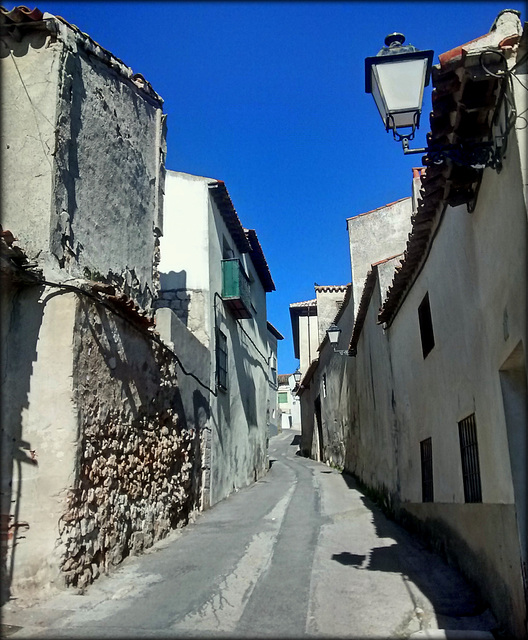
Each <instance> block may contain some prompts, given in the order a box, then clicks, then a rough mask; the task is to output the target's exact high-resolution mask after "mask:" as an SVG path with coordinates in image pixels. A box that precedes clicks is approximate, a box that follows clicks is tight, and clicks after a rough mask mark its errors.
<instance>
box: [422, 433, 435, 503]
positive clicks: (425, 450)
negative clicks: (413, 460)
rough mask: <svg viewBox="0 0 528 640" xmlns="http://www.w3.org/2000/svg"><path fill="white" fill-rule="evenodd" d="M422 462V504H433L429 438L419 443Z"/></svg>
mask: <svg viewBox="0 0 528 640" xmlns="http://www.w3.org/2000/svg"><path fill="white" fill-rule="evenodd" d="M420 457H421V460H422V502H434V493H433V445H432V441H431V438H426V439H425V440H422V441H421V442H420Z"/></svg>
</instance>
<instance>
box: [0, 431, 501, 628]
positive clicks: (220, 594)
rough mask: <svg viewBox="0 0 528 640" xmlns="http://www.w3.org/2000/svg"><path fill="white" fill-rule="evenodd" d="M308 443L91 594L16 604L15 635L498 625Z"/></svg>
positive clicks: (292, 434)
mask: <svg viewBox="0 0 528 640" xmlns="http://www.w3.org/2000/svg"><path fill="white" fill-rule="evenodd" d="M299 437H300V436H299V432H298V431H293V430H285V431H283V432H282V433H280V434H279V435H277V436H275V437H273V438H271V440H270V449H269V451H270V464H271V468H270V470H269V473H268V474H267V476H266V477H265V478H263V479H262V480H260V481H259V482H257V483H255V484H254V485H252V486H251V487H249V488H247V489H244V490H242V491H239V492H238V493H235V494H233V495H231V496H230V497H229V498H227V499H226V500H224V501H222V502H221V503H219V504H217V505H216V506H215V507H213V508H212V509H210V510H208V511H206V512H204V513H202V514H199V515H198V516H197V519H196V521H195V522H193V523H191V524H189V525H188V526H186V527H185V528H183V529H181V530H178V531H175V532H173V533H172V534H171V535H170V536H169V537H168V538H166V539H164V540H163V541H162V542H160V543H157V544H156V545H155V546H154V547H153V548H151V549H150V550H149V551H147V552H146V553H145V554H144V555H143V556H137V557H129V558H126V559H125V560H124V561H123V563H122V564H121V565H120V566H119V567H118V568H117V569H116V570H115V571H114V572H113V573H112V574H110V575H106V576H101V577H100V578H99V579H98V580H97V581H96V582H95V583H94V584H93V585H91V586H90V587H89V588H88V589H87V591H86V593H85V594H84V595H78V594H74V593H70V592H62V593H60V594H59V595H56V596H54V597H52V598H50V599H48V600H46V601H43V602H41V603H40V605H39V606H34V607H32V608H29V609H24V608H22V607H20V606H19V605H17V604H16V602H10V603H8V605H6V607H5V608H4V609H5V611H4V619H3V621H2V622H3V626H4V635H9V636H10V637H13V638H23V637H42V638H44V637H49V638H51V637H53V638H61V637H62V638H65V637H67V638H81V637H86V638H88V637H90V638H106V637H108V638H111V637H174V638H175V637H178V638H182V637H235V636H238V637H252V636H270V637H274V638H286V637H300V636H304V635H313V636H320V637H322V636H325V637H330V636H333V637H351V638H358V637H361V638H368V637H384V638H388V637H393V638H403V637H409V636H410V635H411V634H413V633H416V632H419V631H420V630H425V629H429V630H435V629H449V630H480V631H491V630H492V629H493V628H494V627H495V625H496V623H495V620H494V618H493V617H492V615H491V614H490V613H489V610H487V609H486V607H485V605H483V604H482V603H481V602H480V601H479V599H478V597H477V596H476V595H475V593H474V592H473V591H472V590H471V589H470V588H469V586H468V585H467V583H466V582H464V580H463V579H462V578H461V577H460V575H459V574H458V573H457V572H456V571H454V570H453V569H452V568H450V567H448V566H447V565H446V564H445V563H444V562H443V561H442V560H441V559H440V558H438V557H437V556H435V555H433V554H431V553H430V552H428V551H427V550H426V549H425V548H424V547H423V546H422V545H421V544H420V543H418V542H417V541H416V540H415V539H414V538H413V537H411V536H410V535H409V534H408V533H407V532H405V531H404V530H403V529H401V528H400V527H399V526H397V525H396V524H395V523H393V522H391V521H389V520H388V519H387V518H385V516H384V515H383V514H382V513H381V512H380V510H379V509H378V508H377V507H375V506H374V505H373V504H372V503H371V502H370V500H368V499H367V498H366V497H365V496H364V495H363V494H362V493H361V492H360V491H359V490H358V489H357V488H356V486H355V483H354V482H353V481H352V480H351V479H350V478H347V477H346V476H344V475H342V474H341V473H339V472H338V471H337V470H335V469H331V468H329V467H328V466H326V465H324V464H321V463H318V462H314V461H313V460H309V459H306V458H303V457H301V456H299V455H298V453H297V452H298V442H299ZM419 635H420V634H419ZM419 635H418V636H417V637H419ZM474 636H478V637H487V636H486V635H484V634H481V635H478V634H474ZM431 637H450V636H449V635H447V636H446V635H445V634H444V635H442V634H438V633H437V634H436V636H435V635H434V634H433V636H431ZM489 637H490V638H492V636H491V634H490V635H489Z"/></svg>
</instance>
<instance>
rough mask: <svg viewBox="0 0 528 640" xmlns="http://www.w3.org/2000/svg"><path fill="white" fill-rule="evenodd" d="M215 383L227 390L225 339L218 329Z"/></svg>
mask: <svg viewBox="0 0 528 640" xmlns="http://www.w3.org/2000/svg"><path fill="white" fill-rule="evenodd" d="M216 382H217V384H218V386H219V387H220V389H224V390H225V389H227V337H226V335H225V334H224V333H222V332H221V331H220V329H218V332H217V337H216Z"/></svg>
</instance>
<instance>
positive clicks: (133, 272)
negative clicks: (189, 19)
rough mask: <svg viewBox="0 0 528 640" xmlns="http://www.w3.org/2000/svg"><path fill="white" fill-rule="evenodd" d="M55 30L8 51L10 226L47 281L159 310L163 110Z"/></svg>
mask: <svg viewBox="0 0 528 640" xmlns="http://www.w3.org/2000/svg"><path fill="white" fill-rule="evenodd" d="M57 24H58V27H57V29H58V31H57V33H53V32H51V31H50V32H47V31H37V32H33V31H30V30H26V35H24V36H23V37H22V38H21V40H20V41H19V42H17V41H15V40H14V39H13V38H11V37H9V36H6V37H5V38H4V39H3V42H2V45H1V49H0V62H1V71H2V77H3V80H4V82H3V91H2V103H1V107H2V109H1V111H2V176H1V177H2V180H3V183H4V184H10V185H11V186H12V188H11V189H9V192H8V193H6V194H4V195H3V202H2V205H3V207H2V208H3V212H2V214H3V215H2V224H3V225H4V227H6V228H10V229H12V230H13V231H14V232H15V233H16V235H17V238H18V239H19V240H20V241H21V242H22V243H23V244H24V246H25V247H26V248H27V250H28V253H29V255H30V257H32V258H33V257H36V256H38V257H39V259H40V260H41V261H42V263H43V265H44V266H45V269H46V274H47V276H48V277H50V276H51V275H53V276H55V277H59V276H60V277H62V278H64V277H68V276H69V277H85V278H88V279H92V280H100V281H103V282H107V283H111V284H114V285H116V286H118V287H119V288H121V289H122V290H123V291H124V292H125V293H126V294H127V295H129V296H131V297H132V298H134V299H136V300H137V301H138V302H139V303H140V304H141V305H142V306H143V307H146V308H150V307H151V305H152V300H153V298H154V296H155V294H156V291H157V289H158V287H159V276H158V273H157V260H156V259H154V260H153V255H154V256H156V255H157V248H158V244H159V236H160V235H161V233H162V220H161V216H162V212H161V201H162V196H163V188H164V186H163V185H164V161H165V154H166V142H165V116H164V115H163V113H162V100H161V98H159V97H157V98H156V97H153V95H150V94H147V93H146V92H142V91H141V90H140V89H138V85H137V84H136V83H135V82H133V80H132V79H131V78H130V77H128V76H129V75H131V72H130V70H129V69H128V68H126V67H124V65H122V64H121V66H119V65H118V64H117V63H115V64H113V65H110V64H109V63H108V61H107V60H106V59H105V58H104V57H101V56H98V55H94V52H93V51H91V50H89V48H87V47H86V46H85V44H86V43H85V42H84V41H83V40H82V38H81V39H80V38H79V36H78V35H76V34H75V33H74V32H73V31H72V30H71V29H70V28H69V27H67V26H66V25H65V24H63V23H57ZM151 93H152V92H151ZM20 211H24V212H25V216H24V218H25V219H23V220H22V219H21V216H20Z"/></svg>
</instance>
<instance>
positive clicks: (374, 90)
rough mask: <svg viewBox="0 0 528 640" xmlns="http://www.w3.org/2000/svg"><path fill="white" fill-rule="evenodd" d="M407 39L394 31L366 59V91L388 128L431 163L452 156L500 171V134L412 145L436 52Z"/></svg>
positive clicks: (405, 150)
mask: <svg viewBox="0 0 528 640" xmlns="http://www.w3.org/2000/svg"><path fill="white" fill-rule="evenodd" d="M404 42H405V36H404V35H403V34H401V33H392V34H390V35H388V36H387V37H386V38H385V46H384V47H383V48H382V49H381V50H380V51H379V52H378V54H377V55H376V56H373V57H370V58H366V59H365V91H366V92H367V93H371V94H372V96H373V97H374V101H375V102H376V105H377V107H378V110H379V112H380V115H381V119H382V120H383V124H384V126H385V130H386V131H389V130H390V131H392V135H393V137H394V139H395V140H396V141H398V142H401V143H402V148H403V153H404V154H406V155H407V154H411V153H423V154H427V158H428V164H441V163H442V162H444V161H445V160H446V158H449V159H450V160H451V161H452V162H455V163H456V164H459V165H462V166H470V167H474V168H483V167H493V168H494V169H496V170H497V171H499V170H500V166H501V165H500V159H501V145H502V143H503V137H500V136H499V138H500V139H499V140H497V142H496V143H495V142H494V141H483V142H472V141H468V142H465V143H460V144H444V145H438V144H436V145H433V146H430V147H427V148H422V149H410V148H409V141H410V140H412V139H413V138H414V134H415V132H416V129H417V128H418V127H419V126H420V114H421V111H422V99H423V91H424V87H426V86H427V85H428V84H429V80H430V77H431V68H432V62H433V54H434V52H433V51H432V50H427V51H420V50H419V49H416V47H413V46H412V45H404V44H403V43H404ZM481 66H483V64H482V61H481ZM483 68H484V66H483ZM506 73H507V71H506ZM496 77H498V76H496Z"/></svg>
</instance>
